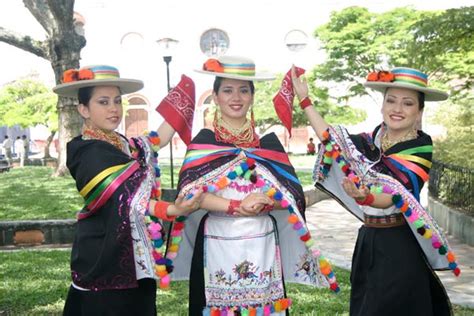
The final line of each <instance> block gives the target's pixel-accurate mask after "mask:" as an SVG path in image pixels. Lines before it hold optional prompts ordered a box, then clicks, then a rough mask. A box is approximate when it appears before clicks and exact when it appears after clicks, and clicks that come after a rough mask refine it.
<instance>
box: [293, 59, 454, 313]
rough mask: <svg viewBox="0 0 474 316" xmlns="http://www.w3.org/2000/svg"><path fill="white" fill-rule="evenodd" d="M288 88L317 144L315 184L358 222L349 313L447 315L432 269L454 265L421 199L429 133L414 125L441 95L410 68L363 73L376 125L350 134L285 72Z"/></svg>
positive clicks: (304, 85) (299, 81) (301, 81)
mask: <svg viewBox="0 0 474 316" xmlns="http://www.w3.org/2000/svg"><path fill="white" fill-rule="evenodd" d="M292 78H293V87H294V92H295V93H296V95H297V96H298V98H299V100H300V106H301V108H302V109H303V110H304V112H305V113H306V115H307V116H308V119H309V122H310V124H311V126H312V127H313V129H314V131H315V132H316V134H317V136H318V138H319V139H320V140H321V142H322V146H321V148H320V150H319V155H318V159H317V162H316V165H315V170H314V178H315V180H316V186H317V187H318V188H320V189H322V190H323V191H325V192H327V193H329V194H330V195H331V196H333V197H334V198H335V199H336V200H337V201H338V202H339V203H341V204H342V205H343V206H344V207H345V208H346V209H347V210H349V211H350V212H352V213H353V214H354V215H355V216H356V217H357V218H358V219H360V220H361V221H363V223H364V224H363V226H362V227H361V228H360V230H359V234H358V237H357V244H356V246H355V250H354V255H353V258H352V271H351V285H352V287H351V301H350V315H360V316H371V315H374V316H375V315H385V316H387V315H394V316H395V315H451V314H452V309H451V303H450V301H449V298H448V296H447V294H446V291H445V289H444V287H443V285H442V284H441V282H440V280H439V279H438V277H437V276H436V274H435V273H434V271H433V270H434V269H436V270H443V269H450V270H452V271H453V273H454V274H455V275H459V273H460V270H459V268H458V266H457V263H456V261H455V257H454V254H453V253H452V251H451V249H450V248H449V245H448V243H447V240H446V238H445V236H444V234H443V232H442V231H441V230H440V229H439V228H438V226H437V224H436V223H435V221H434V220H433V219H432V218H431V216H430V215H429V214H428V213H427V212H426V211H425V210H424V209H423V207H422V206H421V205H420V190H421V188H422V187H423V185H424V183H425V182H426V180H427V179H428V173H429V169H430V167H431V156H432V141H431V137H430V136H429V135H428V134H426V133H424V132H423V131H422V130H420V129H418V128H417V127H418V126H419V125H420V124H419V122H420V121H421V117H422V114H423V108H424V105H425V101H442V100H445V99H447V97H448V95H447V94H446V93H444V92H442V91H439V90H436V89H432V88H429V87H428V76H427V75H426V74H424V73H422V72H421V71H419V70H416V69H411V68H404V67H399V68H394V69H393V70H392V71H390V72H387V71H381V72H373V73H370V74H369V75H368V77H367V82H366V83H365V86H366V87H368V88H370V89H374V90H376V91H379V92H382V93H383V104H382V110H381V112H382V116H383V123H381V124H380V125H378V126H377V127H376V128H375V129H374V131H373V132H371V133H368V134H366V133H364V134H358V135H351V134H349V133H348V131H347V130H346V129H345V128H343V127H342V126H330V125H329V124H327V123H326V122H325V121H324V119H323V118H322V117H321V115H320V114H319V113H318V112H317V111H316V110H315V108H314V107H313V106H312V102H311V100H310V99H309V94H308V92H309V91H308V85H307V83H306V81H305V80H304V79H303V78H304V77H299V76H298V75H297V74H296V71H295V69H294V68H293V70H292Z"/></svg>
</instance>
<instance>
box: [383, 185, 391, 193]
mask: <svg viewBox="0 0 474 316" xmlns="http://www.w3.org/2000/svg"><path fill="white" fill-rule="evenodd" d="M382 192H383V193H387V194H392V193H393V190H392V189H391V188H390V187H388V186H386V185H384V186H383V187H382Z"/></svg>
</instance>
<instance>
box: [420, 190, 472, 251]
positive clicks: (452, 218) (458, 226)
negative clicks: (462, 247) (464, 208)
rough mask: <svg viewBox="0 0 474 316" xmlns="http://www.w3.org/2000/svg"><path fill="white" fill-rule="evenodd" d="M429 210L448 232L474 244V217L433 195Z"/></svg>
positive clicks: (429, 201) (470, 244)
mask: <svg viewBox="0 0 474 316" xmlns="http://www.w3.org/2000/svg"><path fill="white" fill-rule="evenodd" d="M428 211H429V212H430V214H431V215H432V216H433V218H434V219H435V220H436V222H437V223H438V225H439V226H441V227H442V228H443V229H444V230H445V232H446V233H447V234H450V235H452V236H453V237H456V238H458V239H459V240H460V241H461V242H463V243H466V244H468V245H469V246H474V217H471V216H468V215H465V214H463V213H460V212H458V211H456V210H454V209H452V208H450V207H449V206H446V205H444V204H442V203H441V202H439V201H437V200H435V199H434V198H433V197H431V196H429V197H428Z"/></svg>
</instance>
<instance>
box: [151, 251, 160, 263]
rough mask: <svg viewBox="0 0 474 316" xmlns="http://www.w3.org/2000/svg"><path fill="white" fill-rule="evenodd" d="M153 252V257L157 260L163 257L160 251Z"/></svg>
mask: <svg viewBox="0 0 474 316" xmlns="http://www.w3.org/2000/svg"><path fill="white" fill-rule="evenodd" d="M152 254H153V259H155V261H156V260H159V259H161V258H162V256H161V254H160V253H159V252H156V251H153V252H152Z"/></svg>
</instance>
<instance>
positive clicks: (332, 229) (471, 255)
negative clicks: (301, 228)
mask: <svg viewBox="0 0 474 316" xmlns="http://www.w3.org/2000/svg"><path fill="white" fill-rule="evenodd" d="M306 219H307V221H308V226H309V229H310V230H311V233H312V235H313V237H314V238H315V239H316V242H317V244H318V245H319V247H320V249H321V251H322V252H323V254H324V255H325V256H326V257H327V258H328V259H330V260H331V262H332V263H333V264H334V265H336V266H338V267H342V268H347V269H350V267H351V257H352V252H353V250H354V244H355V241H356V238H357V231H358V229H359V227H360V226H361V222H360V221H359V220H358V219H356V218H355V217H354V216H353V215H352V214H350V213H349V212H348V211H346V210H345V209H344V208H342V207H341V206H340V205H339V204H338V203H337V202H336V201H335V200H333V199H329V200H323V201H321V202H318V203H316V204H313V205H312V206H311V207H309V208H308V209H307V210H306ZM448 242H449V244H450V246H451V247H452V248H453V250H454V253H455V254H456V256H457V259H458V260H457V261H458V262H459V265H460V268H461V275H460V276H459V277H455V276H454V274H452V273H451V272H450V271H439V272H436V273H437V274H438V276H439V278H440V279H441V281H442V282H443V284H444V286H445V287H446V290H447V292H448V295H449V297H450V299H451V302H452V303H453V304H458V305H463V306H468V307H470V308H474V247H471V246H469V245H467V244H463V243H460V242H459V241H458V240H456V239H455V238H451V237H450V236H448Z"/></svg>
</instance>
